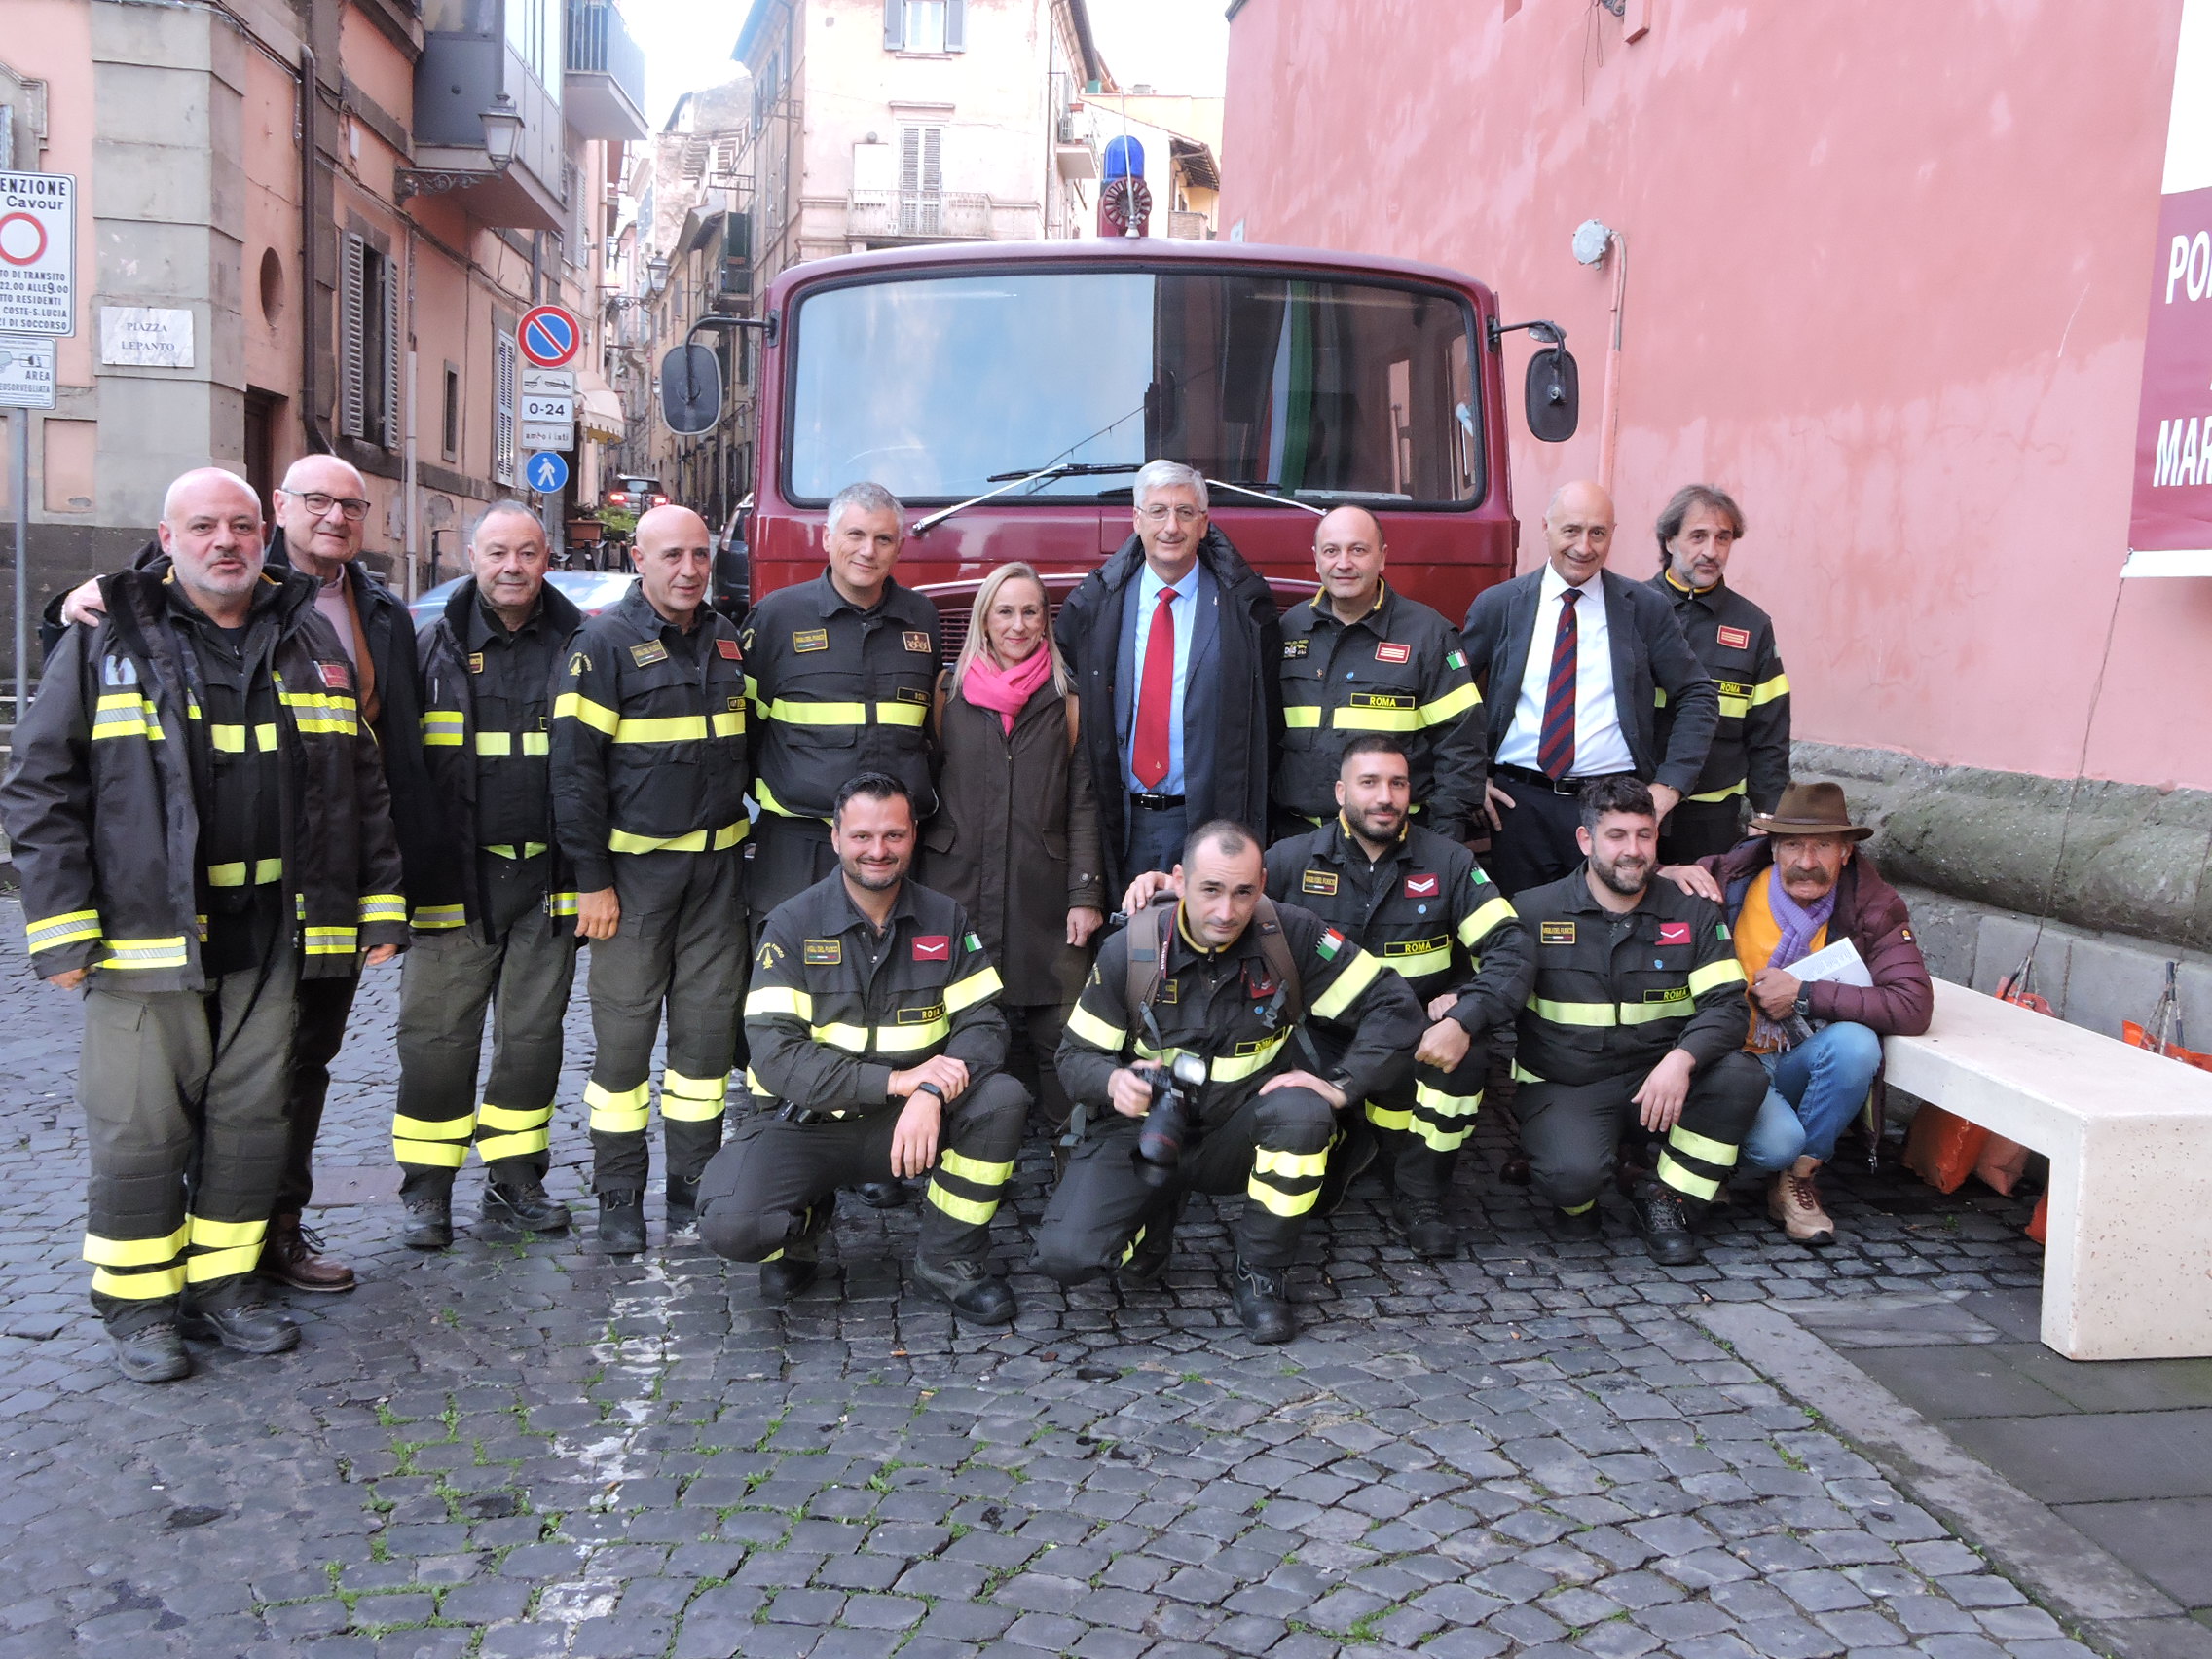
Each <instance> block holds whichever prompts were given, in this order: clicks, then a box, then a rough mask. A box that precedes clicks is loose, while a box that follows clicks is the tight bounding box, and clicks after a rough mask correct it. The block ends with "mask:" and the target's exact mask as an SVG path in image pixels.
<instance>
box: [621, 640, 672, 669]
mask: <svg viewBox="0 0 2212 1659" xmlns="http://www.w3.org/2000/svg"><path fill="white" fill-rule="evenodd" d="M630 660H631V661H632V662H634V663H636V664H637V665H638V666H639V667H640V668H649V667H651V666H652V665H653V664H654V663H656V662H666V661H667V660H668V647H667V646H666V645H662V644H661V643H660V642H659V641H658V640H645V641H642V642H641V643H639V644H638V645H632V646H631V647H630Z"/></svg>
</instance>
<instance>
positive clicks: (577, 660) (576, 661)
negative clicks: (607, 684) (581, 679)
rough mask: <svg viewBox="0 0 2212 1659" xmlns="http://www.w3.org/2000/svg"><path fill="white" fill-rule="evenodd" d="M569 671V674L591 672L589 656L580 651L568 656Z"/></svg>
mask: <svg viewBox="0 0 2212 1659" xmlns="http://www.w3.org/2000/svg"><path fill="white" fill-rule="evenodd" d="M569 672H570V673H571V674H589V673H590V672H591V658H590V657H588V656H586V655H584V653H583V652H582V651H578V652H576V654H575V655H573V656H571V658H569Z"/></svg>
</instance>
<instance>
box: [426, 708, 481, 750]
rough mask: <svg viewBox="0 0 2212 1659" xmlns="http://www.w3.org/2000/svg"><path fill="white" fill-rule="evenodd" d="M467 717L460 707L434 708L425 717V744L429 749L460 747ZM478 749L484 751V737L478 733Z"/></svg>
mask: <svg viewBox="0 0 2212 1659" xmlns="http://www.w3.org/2000/svg"><path fill="white" fill-rule="evenodd" d="M466 723H467V722H466V719H465V718H464V717H463V716H462V715H461V712H460V711H459V710H458V709H432V710H431V711H430V712H429V713H428V714H426V715H424V717H423V744H424V748H427V749H459V748H460V747H461V736H462V728H463V726H464V725H465V724H466ZM476 742H477V750H478V752H479V753H482V750H483V745H484V738H483V734H482V733H478V734H477V740H476Z"/></svg>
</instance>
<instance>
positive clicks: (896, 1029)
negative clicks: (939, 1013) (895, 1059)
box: [875, 1018, 952, 1054]
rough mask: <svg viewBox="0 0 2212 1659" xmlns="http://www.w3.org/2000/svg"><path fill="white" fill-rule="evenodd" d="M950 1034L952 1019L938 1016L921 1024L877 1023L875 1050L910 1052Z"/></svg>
mask: <svg viewBox="0 0 2212 1659" xmlns="http://www.w3.org/2000/svg"><path fill="white" fill-rule="evenodd" d="M951 1035H952V1021H951V1020H949V1019H945V1018H938V1019H932V1020H929V1021H927V1022H926V1023H924V1024H921V1025H878V1026H877V1027H876V1028H875V1051H876V1052H877V1053H879V1054H911V1053H913V1052H915V1051H917V1050H921V1049H927V1048H929V1047H930V1046H931V1045H932V1044H936V1043H941V1042H943V1041H944V1040H945V1039H946V1038H948V1037H950V1036H951Z"/></svg>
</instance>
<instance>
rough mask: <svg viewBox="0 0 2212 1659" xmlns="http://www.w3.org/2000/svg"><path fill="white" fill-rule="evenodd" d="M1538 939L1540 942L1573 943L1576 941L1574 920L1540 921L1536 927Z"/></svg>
mask: <svg viewBox="0 0 2212 1659" xmlns="http://www.w3.org/2000/svg"><path fill="white" fill-rule="evenodd" d="M1536 941H1537V942H1538V943H1539V944H1572V943H1573V942H1574V924H1573V923H1572V922H1542V923H1539V924H1538V925H1537V928H1536Z"/></svg>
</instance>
